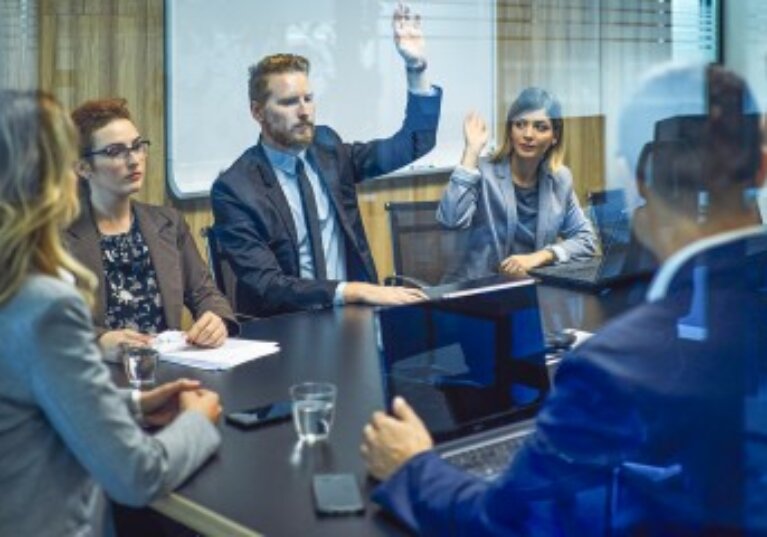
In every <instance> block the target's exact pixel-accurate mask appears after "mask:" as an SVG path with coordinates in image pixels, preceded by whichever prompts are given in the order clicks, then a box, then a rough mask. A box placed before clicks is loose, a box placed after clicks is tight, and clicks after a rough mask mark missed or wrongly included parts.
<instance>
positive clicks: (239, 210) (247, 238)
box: [211, 88, 442, 315]
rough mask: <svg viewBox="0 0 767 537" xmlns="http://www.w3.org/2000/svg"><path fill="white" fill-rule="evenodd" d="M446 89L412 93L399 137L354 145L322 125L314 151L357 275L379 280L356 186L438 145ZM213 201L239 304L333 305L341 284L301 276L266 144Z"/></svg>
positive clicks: (244, 307) (219, 182)
mask: <svg viewBox="0 0 767 537" xmlns="http://www.w3.org/2000/svg"><path fill="white" fill-rule="evenodd" d="M441 95H442V93H441V90H439V89H438V88H436V91H435V94H434V95H431V96H423V95H415V94H413V93H408V103H407V110H406V114H405V121H404V123H403V125H402V127H401V128H400V130H399V131H397V133H396V134H394V136H392V137H391V138H387V139H381V140H374V141H371V142H367V143H353V144H347V143H344V142H343V141H342V140H341V138H340V137H339V136H338V134H337V133H336V132H335V131H333V130H332V129H330V128H328V127H324V126H321V127H317V130H316V132H315V139H314V142H313V143H312V145H311V146H310V147H309V149H308V156H309V158H310V160H312V161H313V162H314V163H315V165H316V166H317V168H318V170H317V171H318V172H319V176H320V178H321V180H322V181H323V182H324V183H325V186H326V187H327V190H328V193H329V195H330V201H331V203H332V205H333V208H334V209H335V213H336V215H337V217H338V221H339V224H340V227H341V230H342V234H343V237H344V246H345V248H346V262H347V275H348V279H349V280H350V281H368V282H377V281H378V276H377V274H376V269H375V264H374V262H373V257H372V255H371V254H370V247H369V245H368V242H367V238H366V237H365V230H364V227H363V225H362V217H361V215H360V211H359V206H358V204H357V192H356V188H355V185H356V184H357V183H358V182H360V181H362V180H364V179H367V178H371V177H376V176H379V175H382V174H385V173H389V172H392V171H394V170H396V169H398V168H401V167H402V166H405V165H407V164H409V163H411V162H413V161H414V160H416V159H417V158H419V157H421V156H423V155H424V154H426V153H427V152H428V151H429V150H431V148H432V147H434V144H435V141H436V131H437V124H438V121H439V110H440V102H441ZM211 203H212V206H213V215H214V217H215V230H216V233H217V236H218V238H219V241H220V243H221V246H222V249H223V251H224V255H226V256H227V258H228V259H229V260H230V262H231V265H232V267H233V269H234V272H235V274H236V276H237V281H238V284H237V305H238V309H240V310H241V311H242V312H243V313H249V314H253V315H272V314H276V313H282V312H288V311H295V310H299V309H307V308H316V307H325V306H330V305H331V304H332V303H333V297H334V293H335V289H336V286H337V285H338V282H336V281H319V280H312V279H302V278H301V277H300V271H299V258H298V244H297V239H296V230H295V225H294V223H293V218H292V216H291V214H290V207H289V206H288V202H287V200H286V198H285V195H284V193H283V192H282V188H280V185H279V182H278V181H277V177H276V176H275V174H274V171H273V170H272V167H271V164H270V163H269V160H268V159H267V157H266V154H265V153H264V151H263V149H262V147H261V144H260V143H259V144H258V145H256V146H253V147H251V148H250V149H248V150H247V151H245V153H243V155H242V156H241V157H240V158H239V159H237V161H235V162H234V164H232V166H231V167H230V168H229V169H228V170H226V171H224V172H223V173H222V174H221V175H220V176H219V177H218V179H216V181H215V183H214V184H213V189H212V190H211Z"/></svg>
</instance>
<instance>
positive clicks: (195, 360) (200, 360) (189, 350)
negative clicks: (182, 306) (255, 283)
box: [154, 333, 280, 370]
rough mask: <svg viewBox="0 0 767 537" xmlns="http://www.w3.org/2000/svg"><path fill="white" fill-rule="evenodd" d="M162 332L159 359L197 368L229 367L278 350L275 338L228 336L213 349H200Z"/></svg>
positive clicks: (214, 368) (157, 346) (220, 368)
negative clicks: (267, 339) (263, 339)
mask: <svg viewBox="0 0 767 537" xmlns="http://www.w3.org/2000/svg"><path fill="white" fill-rule="evenodd" d="M170 335H171V333H166V334H161V335H160V336H165V337H159V336H158V339H159V340H160V341H157V342H155V345H154V346H155V347H156V348H157V350H158V351H159V352H160V359H161V360H164V361H166V362H173V363H176V364H181V365H186V366H190V367H196V368H198V369H213V370H223V369H230V368H232V367H234V366H236V365H240V364H242V363H245V362H249V361H250V360H255V359H257V358H261V357H263V356H267V355H269V354H274V353H275V352H278V351H279V350H280V346H279V345H278V344H277V342H276V341H257V340H250V339H234V338H228V339H227V340H226V343H224V344H223V345H222V346H221V347H218V348H215V349H203V348H200V347H195V346H193V345H189V344H187V343H186V341H185V340H183V339H181V338H174V337H169V336H170Z"/></svg>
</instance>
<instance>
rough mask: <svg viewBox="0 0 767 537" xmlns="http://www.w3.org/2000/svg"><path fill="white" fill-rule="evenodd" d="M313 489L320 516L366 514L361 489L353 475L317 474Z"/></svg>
mask: <svg viewBox="0 0 767 537" xmlns="http://www.w3.org/2000/svg"><path fill="white" fill-rule="evenodd" d="M312 489H313V491H314V505H315V507H316V509H317V513H318V514H320V515H336V516H338V515H356V514H361V513H364V512H365V503H364V502H363V501H362V495H361V494H360V487H359V485H358V484H357V478H356V477H354V475H353V474H316V475H315V476H314V479H313V482H312Z"/></svg>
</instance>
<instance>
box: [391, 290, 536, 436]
mask: <svg viewBox="0 0 767 537" xmlns="http://www.w3.org/2000/svg"><path fill="white" fill-rule="evenodd" d="M377 318H378V336H379V338H378V344H379V354H380V356H381V366H382V373H383V383H384V394H385V396H386V397H387V403H391V399H392V398H393V397H394V396H396V395H401V396H403V397H404V398H405V399H406V400H407V401H408V402H409V403H410V404H411V405H412V406H413V408H414V409H415V410H416V412H417V413H418V414H419V415H420V416H421V418H422V419H423V421H424V423H425V424H426V426H427V428H428V429H429V431H430V432H431V433H432V434H433V435H434V437H435V439H436V440H437V441H442V440H446V439H450V438H453V437H456V436H462V435H464V434H466V433H467V432H473V431H477V430H482V429H485V428H490V427H494V426H496V425H497V424H499V423H500V422H505V421H517V420H518V419H522V418H521V417H520V416H522V415H524V417H529V416H531V415H532V414H534V412H535V410H536V409H537V406H538V404H539V403H540V402H541V401H542V399H543V397H544V396H545V394H546V393H547V391H548V387H549V380H548V373H547V370H546V364H545V355H544V338H543V329H542V325H541V317H540V310H539V308H538V300H537V292H536V287H535V284H533V283H529V282H526V283H524V284H518V283H515V284H509V285H508V286H505V287H500V288H499V287H497V286H496V287H494V288H491V289H489V290H488V291H487V292H480V293H477V292H472V293H469V294H466V295H460V296H453V297H450V298H444V299H441V300H435V301H428V302H422V303H418V304H411V305H406V306H398V307H392V308H386V309H381V310H379V312H378V316H377Z"/></svg>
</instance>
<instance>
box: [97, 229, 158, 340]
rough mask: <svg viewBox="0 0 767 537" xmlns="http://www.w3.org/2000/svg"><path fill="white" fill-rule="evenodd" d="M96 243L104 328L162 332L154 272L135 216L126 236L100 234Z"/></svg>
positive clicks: (151, 332) (122, 234)
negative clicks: (98, 244) (100, 265)
mask: <svg viewBox="0 0 767 537" xmlns="http://www.w3.org/2000/svg"><path fill="white" fill-rule="evenodd" d="M100 242H101V257H102V262H103V264H104V280H105V282H106V319H105V324H106V326H107V327H108V328H109V329H110V330H119V329H122V328H131V329H133V330H136V331H138V332H142V333H149V334H157V333H159V332H162V331H163V330H166V329H167V326H166V324H165V317H164V315H163V309H162V296H160V288H159V286H158V284H157V273H156V272H155V269H154V266H153V265H152V259H151V258H150V256H149V248H148V247H147V245H146V242H144V237H143V236H142V235H141V231H140V230H139V227H138V222H137V220H136V218H135V216H134V218H133V223H132V224H131V228H130V230H129V231H128V232H127V233H120V234H118V235H102V236H101V240H100Z"/></svg>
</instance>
